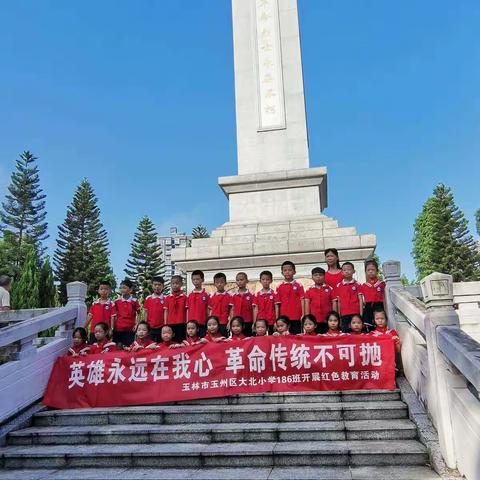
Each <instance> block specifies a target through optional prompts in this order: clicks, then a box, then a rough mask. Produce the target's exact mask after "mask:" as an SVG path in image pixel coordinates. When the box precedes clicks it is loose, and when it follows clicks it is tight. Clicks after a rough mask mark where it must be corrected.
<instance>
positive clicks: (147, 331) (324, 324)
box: [69, 248, 400, 356]
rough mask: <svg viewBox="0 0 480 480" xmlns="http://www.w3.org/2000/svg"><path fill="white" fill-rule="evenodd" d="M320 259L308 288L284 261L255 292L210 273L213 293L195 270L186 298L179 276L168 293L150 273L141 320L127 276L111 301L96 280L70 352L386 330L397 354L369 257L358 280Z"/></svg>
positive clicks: (333, 258)
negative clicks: (94, 296)
mask: <svg viewBox="0 0 480 480" xmlns="http://www.w3.org/2000/svg"><path fill="white" fill-rule="evenodd" d="M325 259H326V263H327V266H328V270H327V271H325V270H324V269H323V268H320V267H316V268H314V269H313V270H312V280H313V285H312V286H311V287H310V288H309V289H308V290H307V291H305V290H304V288H303V286H302V285H301V284H300V283H298V282H297V281H296V280H295V279H294V276H295V265H294V264H293V262H290V261H286V262H283V264H282V265H281V272H282V276H283V278H284V281H283V283H281V284H280V285H279V286H278V287H277V289H276V291H274V290H273V289H272V288H271V284H272V281H273V275H272V273H271V272H270V271H267V270H265V271H263V272H261V274H260V283H261V285H262V288H261V290H259V291H258V292H257V293H252V292H250V291H249V290H248V289H247V284H248V277H247V274H246V273H244V272H240V273H238V274H237V276H236V284H237V288H236V289H235V291H234V292H227V291H226V290H225V287H226V284H227V279H226V276H225V274H224V273H217V274H216V275H215V276H214V277H213V281H214V285H215V289H216V291H215V292H214V293H213V294H212V295H209V294H208V293H207V292H206V291H205V289H204V288H203V282H204V274H203V272H202V271H200V270H195V271H194V272H193V273H192V277H191V278H192V283H193V285H194V289H193V291H192V292H191V293H190V294H188V295H187V294H185V293H184V292H183V290H182V286H183V280H182V277H180V276H178V275H174V276H173V277H172V279H171V283H170V286H171V293H170V294H169V295H164V294H163V290H164V280H163V278H161V277H154V278H153V281H152V292H153V293H152V294H151V295H149V296H148V297H147V298H146V299H145V301H144V303H143V311H144V315H143V319H141V315H140V312H141V309H140V304H139V302H138V300H137V299H136V298H134V297H133V296H132V291H133V285H132V283H131V282H130V281H129V280H124V281H123V282H122V283H121V285H120V294H121V296H120V297H119V298H117V299H116V300H115V301H112V300H111V299H110V295H111V286H110V284H109V283H108V282H102V283H101V284H100V286H99V289H98V294H99V298H98V300H97V301H95V302H94V303H93V305H92V306H91V308H90V310H89V313H88V316H87V319H86V322H85V325H84V327H79V328H76V329H75V330H74V332H73V345H72V347H71V348H70V350H69V355H73V356H78V355H86V354H89V353H104V352H108V351H112V350H117V349H121V350H129V351H131V352H136V351H138V350H142V349H156V348H160V347H167V348H178V347H183V346H188V345H196V344H200V343H208V342H224V341H240V340H244V339H247V338H250V337H252V336H257V337H258V336H265V335H275V336H279V335H325V336H338V335H365V334H369V335H373V336H380V335H388V336H390V337H391V338H392V339H393V340H394V342H395V345H396V349H397V351H400V339H399V337H398V334H397V332H396V331H395V330H390V329H389V328H388V324H387V323H388V322H387V317H386V314H385V311H384V308H383V301H384V290H385V283H384V282H383V281H382V280H380V279H379V278H378V265H377V263H376V262H375V260H367V261H366V262H365V273H366V282H365V283H363V284H362V285H360V284H359V283H358V282H357V281H356V280H355V279H354V278H353V275H354V273H355V268H354V265H353V264H352V263H351V262H345V263H343V265H341V266H340V262H339V257H338V252H337V250H336V249H334V248H330V249H327V250H325ZM88 325H89V335H88V336H87V330H86V327H87V326H88ZM87 340H88V343H87Z"/></svg>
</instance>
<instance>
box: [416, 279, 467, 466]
mask: <svg viewBox="0 0 480 480" xmlns="http://www.w3.org/2000/svg"><path fill="white" fill-rule="evenodd" d="M420 284H421V288H422V294H423V301H424V302H425V306H426V308H427V312H426V314H425V339H426V342H427V356H428V370H429V378H428V396H427V398H428V411H429V413H430V416H431V417H432V419H433V421H434V423H435V426H436V428H437V431H438V439H439V442H440V449H441V451H442V455H443V458H444V460H445V463H446V464H447V465H448V467H450V468H456V463H457V462H456V454H455V444H454V437H453V428H452V419H451V408H450V389H451V388H452V387H455V386H463V385H460V384H459V385H456V384H457V381H458V375H457V374H456V369H455V367H454V366H453V365H452V364H451V363H450V362H449V361H448V360H447V359H446V358H445V356H444V355H443V354H442V353H441V351H440V350H439V349H438V344H437V328H438V327H440V326H457V327H458V326H459V320H458V315H457V313H456V311H455V310H454V308H453V279H452V276H451V275H446V274H444V273H432V274H431V275H428V276H427V277H425V278H424V279H423V280H422V281H421V282H420Z"/></svg>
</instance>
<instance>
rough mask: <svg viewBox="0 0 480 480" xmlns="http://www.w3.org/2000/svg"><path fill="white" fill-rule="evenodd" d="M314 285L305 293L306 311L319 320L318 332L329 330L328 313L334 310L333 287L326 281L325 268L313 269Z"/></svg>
mask: <svg viewBox="0 0 480 480" xmlns="http://www.w3.org/2000/svg"><path fill="white" fill-rule="evenodd" d="M312 280H313V282H314V284H313V286H312V287H310V288H309V289H308V290H307V292H306V293H305V313H306V314H308V313H312V314H313V315H315V318H316V319H317V322H318V328H317V330H318V332H319V333H325V332H326V331H327V328H328V327H327V313H328V312H330V311H332V304H333V288H332V287H331V286H330V285H327V284H326V283H325V270H324V269H323V268H320V267H315V268H314V269H313V270H312Z"/></svg>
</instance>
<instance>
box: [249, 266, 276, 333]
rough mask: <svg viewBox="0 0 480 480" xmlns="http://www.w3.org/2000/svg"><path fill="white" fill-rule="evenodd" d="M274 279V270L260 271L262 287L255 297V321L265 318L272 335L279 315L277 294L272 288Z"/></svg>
mask: <svg viewBox="0 0 480 480" xmlns="http://www.w3.org/2000/svg"><path fill="white" fill-rule="evenodd" d="M272 281H273V275H272V272H270V271H268V270H264V271H263V272H262V273H260V283H261V284H262V289H261V290H260V291H259V292H257V294H256V295H255V297H254V299H253V323H254V324H255V322H256V320H257V319H258V320H265V321H266V322H267V324H268V331H269V333H270V335H271V334H272V333H273V326H274V325H275V320H276V319H277V315H276V313H275V304H276V301H277V294H276V293H275V292H274V291H273V290H272V289H271V288H270V285H271V284H272Z"/></svg>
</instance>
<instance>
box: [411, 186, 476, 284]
mask: <svg viewBox="0 0 480 480" xmlns="http://www.w3.org/2000/svg"><path fill="white" fill-rule="evenodd" d="M412 255H413V258H414V259H415V266H416V269H417V275H418V279H422V278H423V277H425V276H426V275H429V274H430V273H432V272H435V271H437V272H442V273H449V274H451V275H452V276H453V280H454V281H455V282H458V281H468V280H476V279H478V278H479V277H480V268H479V265H480V263H479V262H480V257H479V254H478V251H477V249H476V244H475V241H474V240H473V237H472V235H471V234H470V232H469V231H468V221H467V219H466V218H465V216H464V215H463V213H462V212H461V211H460V210H459V208H458V207H457V206H456V205H455V201H454V197H453V194H452V192H451V190H450V188H448V187H447V186H445V185H443V184H439V185H437V186H436V187H435V189H434V191H433V196H432V197H430V198H429V199H428V200H427V201H426V202H425V204H424V205H423V209H422V211H421V212H420V214H419V215H418V217H417V219H416V221H415V225H414V238H413V251H412Z"/></svg>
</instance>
